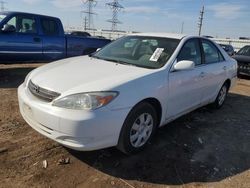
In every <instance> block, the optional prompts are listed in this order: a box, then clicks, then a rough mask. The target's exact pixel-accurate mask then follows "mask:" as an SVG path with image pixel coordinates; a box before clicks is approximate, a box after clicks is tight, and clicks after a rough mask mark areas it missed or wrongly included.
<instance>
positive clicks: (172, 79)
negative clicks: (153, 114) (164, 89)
mask: <svg viewBox="0 0 250 188" xmlns="http://www.w3.org/2000/svg"><path fill="white" fill-rule="evenodd" d="M201 59H202V58H201V50H200V43H199V40H198V39H190V40H188V41H187V42H186V43H185V44H184V46H183V48H182V49H181V51H180V53H179V55H178V57H177V60H176V62H178V61H181V60H191V61H193V62H194V63H195V68H194V69H192V70H184V71H171V72H170V73H169V93H168V101H167V119H172V118H175V117H176V116H179V115H180V114H182V113H185V112H186V111H187V110H189V109H192V108H194V107H196V106H198V105H199V104H200V103H201V98H202V90H203V84H202V78H203V69H204V68H203V66H202V64H201V63H202V61H201Z"/></svg>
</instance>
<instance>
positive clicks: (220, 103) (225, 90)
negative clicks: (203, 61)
mask: <svg viewBox="0 0 250 188" xmlns="http://www.w3.org/2000/svg"><path fill="white" fill-rule="evenodd" d="M228 90H229V86H228V84H227V83H224V85H223V86H222V87H221V89H220V91H219V93H218V95H217V97H216V100H215V102H214V104H213V106H214V107H215V108H217V109H219V108H221V107H222V106H223V104H224V102H225V100H226V97H227V93H228Z"/></svg>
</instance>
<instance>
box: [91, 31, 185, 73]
mask: <svg viewBox="0 0 250 188" xmlns="http://www.w3.org/2000/svg"><path fill="white" fill-rule="evenodd" d="M179 42H180V40H178V39H169V38H159V37H146V36H127V37H123V38H120V39H118V40H116V41H114V42H112V43H110V44H109V45H107V46H106V47H104V48H103V49H101V50H100V51H98V52H96V53H95V54H94V55H93V57H95V58H98V59H104V60H107V61H113V62H116V63H121V64H126V65H133V66H138V67H144V68H151V69H157V68H160V67H162V66H164V65H165V64H166V62H167V61H168V59H169V58H170V57H171V55H172V54H173V52H174V51H175V49H176V47H177V45H178V44H179Z"/></svg>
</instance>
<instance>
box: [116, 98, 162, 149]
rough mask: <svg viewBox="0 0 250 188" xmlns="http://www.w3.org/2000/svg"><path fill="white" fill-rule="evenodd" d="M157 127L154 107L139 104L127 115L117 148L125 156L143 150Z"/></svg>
mask: <svg viewBox="0 0 250 188" xmlns="http://www.w3.org/2000/svg"><path fill="white" fill-rule="evenodd" d="M156 127H157V115H156V111H155V109H154V107H153V106H152V105H150V104H148V103H140V104H139V105H137V106H135V107H134V108H133V109H132V110H131V112H130V113H129V114H128V116H127V118H126V120H125V122H124V124H123V127H122V130H121V133H120V138H119V141H118V145H117V148H118V149H119V150H120V151H122V152H123V153H125V154H132V153H137V152H139V151H141V150H142V149H144V148H145V146H146V145H147V144H148V142H149V141H150V140H151V138H152V136H153V135H154V132H155V130H156Z"/></svg>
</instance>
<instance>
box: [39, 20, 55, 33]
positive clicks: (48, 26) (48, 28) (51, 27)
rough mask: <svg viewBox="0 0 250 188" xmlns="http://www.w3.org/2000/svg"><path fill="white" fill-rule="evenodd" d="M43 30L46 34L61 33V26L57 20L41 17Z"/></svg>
mask: <svg viewBox="0 0 250 188" xmlns="http://www.w3.org/2000/svg"><path fill="white" fill-rule="evenodd" d="M41 24H42V30H43V33H44V34H45V35H52V36H53V35H59V28H58V24H57V22H56V20H53V19H48V18H42V19H41Z"/></svg>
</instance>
